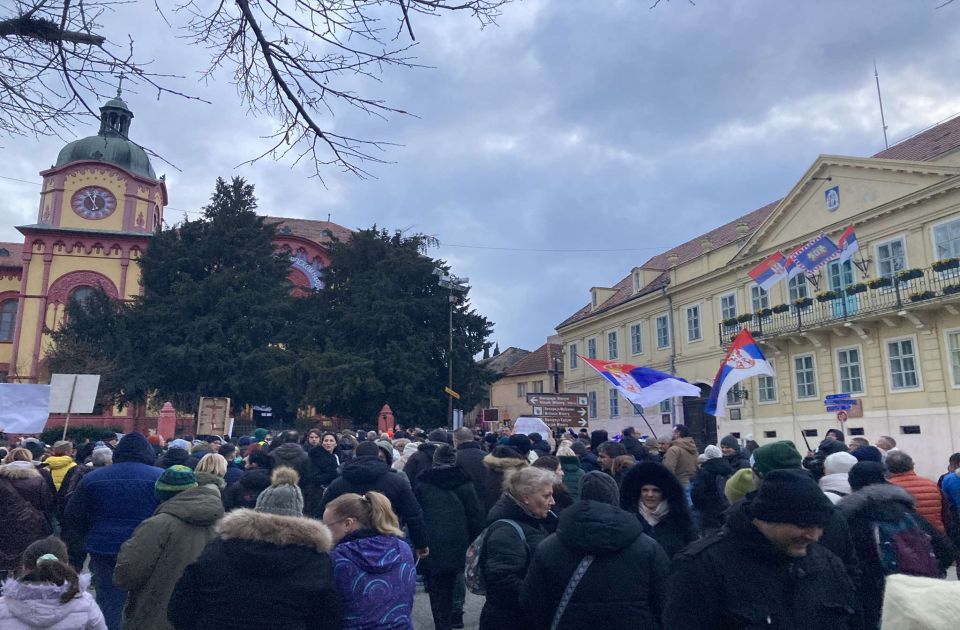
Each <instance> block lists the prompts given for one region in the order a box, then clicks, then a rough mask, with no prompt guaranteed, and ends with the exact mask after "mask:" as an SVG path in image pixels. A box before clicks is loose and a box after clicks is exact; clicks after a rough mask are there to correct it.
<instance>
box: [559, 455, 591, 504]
mask: <svg viewBox="0 0 960 630" xmlns="http://www.w3.org/2000/svg"><path fill="white" fill-rule="evenodd" d="M559 459H560V469H561V470H563V485H565V486H566V487H567V490H569V491H570V498H572V499H573V500H574V501H576V500H577V499H579V498H580V480H581V479H583V476H584V475H585V474H586V473H585V472H583V468H581V467H580V459H579V458H578V457H576V456H570V455H564V456H561V457H560V458H559Z"/></svg>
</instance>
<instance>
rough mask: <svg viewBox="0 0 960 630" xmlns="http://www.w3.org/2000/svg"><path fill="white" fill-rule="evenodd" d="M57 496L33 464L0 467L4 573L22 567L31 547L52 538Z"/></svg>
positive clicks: (1, 562) (0, 563) (0, 560)
mask: <svg viewBox="0 0 960 630" xmlns="http://www.w3.org/2000/svg"><path fill="white" fill-rule="evenodd" d="M55 509H56V495H54V493H53V488H51V487H50V484H48V483H47V480H46V479H44V478H43V476H42V475H41V474H40V472H39V471H38V470H37V468H36V466H35V465H34V464H33V462H11V463H9V464H4V465H3V466H0V570H3V571H9V570H12V569H15V568H17V567H18V566H20V555H21V554H22V553H23V550H24V549H26V548H27V547H28V546H29V545H30V543H32V542H33V541H35V540H39V539H41V538H44V537H46V536H47V535H49V534H50V524H49V521H48V519H49V517H50V516H52V515H53V513H54V511H55Z"/></svg>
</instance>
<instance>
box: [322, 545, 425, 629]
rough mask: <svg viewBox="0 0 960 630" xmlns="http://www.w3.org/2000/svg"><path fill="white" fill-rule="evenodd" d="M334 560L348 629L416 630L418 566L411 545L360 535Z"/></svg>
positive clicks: (338, 550) (337, 551)
mask: <svg viewBox="0 0 960 630" xmlns="http://www.w3.org/2000/svg"><path fill="white" fill-rule="evenodd" d="M330 557H331V558H332V559H333V575H334V578H335V579H336V582H337V590H338V591H339V592H340V597H342V598H343V630H375V629H377V628H382V629H387V628H389V629H392V630H413V596H414V593H415V592H416V590H417V565H416V563H415V562H414V560H413V552H412V551H411V549H410V545H409V543H407V541H405V540H403V539H401V538H397V537H396V536H384V535H382V534H379V533H377V532H375V531H373V530H369V529H366V530H356V531H353V532H351V533H350V534H348V535H347V536H346V537H344V539H343V540H341V541H340V542H339V543H338V544H337V546H336V547H334V548H333V551H331V552H330Z"/></svg>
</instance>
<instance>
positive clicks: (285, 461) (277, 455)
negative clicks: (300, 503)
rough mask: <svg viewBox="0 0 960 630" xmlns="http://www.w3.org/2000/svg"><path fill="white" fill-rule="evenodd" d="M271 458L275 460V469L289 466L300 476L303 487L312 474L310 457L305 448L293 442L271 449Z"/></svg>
mask: <svg viewBox="0 0 960 630" xmlns="http://www.w3.org/2000/svg"><path fill="white" fill-rule="evenodd" d="M270 458H271V459H272V460H273V467H274V468H276V467H277V466H289V467H290V468H293V469H294V470H295V471H297V474H299V475H300V485H301V486H303V484H304V480H306V478H307V477H308V476H309V474H310V456H309V455H307V452H306V451H305V450H303V447H302V446H300V445H299V444H294V443H293V442H287V443H285V444H281V445H280V446H278V447H277V448H271V449H270Z"/></svg>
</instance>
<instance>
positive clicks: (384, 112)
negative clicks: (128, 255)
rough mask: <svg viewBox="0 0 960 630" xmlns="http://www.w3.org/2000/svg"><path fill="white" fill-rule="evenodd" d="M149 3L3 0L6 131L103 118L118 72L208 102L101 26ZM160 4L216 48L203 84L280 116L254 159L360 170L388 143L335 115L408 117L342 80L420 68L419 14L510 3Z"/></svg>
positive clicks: (182, 31) (196, 38)
mask: <svg viewBox="0 0 960 630" xmlns="http://www.w3.org/2000/svg"><path fill="white" fill-rule="evenodd" d="M144 1H146V0H0V133H2V134H4V135H7V136H12V135H31V134H34V135H51V134H53V135H60V133H62V131H63V130H64V129H65V128H69V126H71V125H72V124H74V123H75V122H76V120H77V119H78V118H80V117H83V116H88V115H96V114H95V106H96V105H97V103H98V101H99V100H102V99H103V98H105V97H108V96H112V91H113V89H114V88H115V86H116V84H117V76H118V75H122V76H123V77H125V78H124V80H125V81H129V82H130V83H132V84H134V85H139V86H141V87H144V86H146V87H148V88H149V89H150V90H152V91H155V92H156V93H157V95H158V96H164V95H168V96H173V97H177V98H188V99H197V100H203V99H202V98H200V97H199V96H197V95H194V94H188V93H185V92H182V91H179V90H176V89H173V88H172V87H171V85H173V82H172V81H171V80H172V79H173V78H174V75H173V74H171V73H169V72H164V70H163V69H162V68H163V60H162V59H161V60H158V61H156V62H150V61H145V60H142V59H137V58H136V57H135V55H134V52H135V50H134V49H135V47H134V39H133V37H132V36H131V35H125V36H124V37H125V39H124V41H111V39H110V38H108V37H107V36H106V35H105V34H104V33H103V25H102V21H103V18H104V15H105V14H106V13H107V12H112V13H116V14H117V15H118V16H121V17H122V14H123V13H122V12H123V11H124V10H127V11H129V10H130V9H131V7H132V6H135V5H137V4H138V3H142V2H144ZM160 1H161V0H154V5H153V6H154V8H155V10H156V11H157V12H158V13H159V14H160V15H161V16H162V17H163V21H164V23H166V24H167V25H168V26H169V27H170V29H172V30H173V31H175V32H177V34H178V35H180V36H182V37H184V38H185V39H186V41H187V42H188V43H189V44H191V45H192V46H193V47H194V48H195V49H196V50H197V51H198V53H199V54H201V55H205V56H209V63H208V64H207V65H206V68H205V72H204V73H203V79H204V80H211V79H216V78H218V77H219V76H220V75H223V74H225V75H227V76H229V77H230V80H231V81H232V82H233V84H234V85H235V86H236V88H237V93H238V96H239V101H240V104H241V106H243V107H245V108H246V109H247V110H248V111H249V112H250V113H251V114H252V115H254V116H258V117H264V118H267V119H269V120H270V121H271V122H275V125H276V127H275V130H274V132H273V133H272V134H271V135H270V137H269V142H270V147H269V149H267V150H266V151H265V152H264V153H262V154H261V155H258V156H253V157H252V158H251V160H250V161H256V160H259V159H262V158H264V157H272V158H277V159H279V158H283V157H285V156H290V157H292V159H293V160H294V161H295V162H298V161H301V160H309V161H310V162H311V163H312V164H313V168H314V171H315V173H316V174H317V175H319V176H322V174H323V172H324V170H325V167H331V166H332V167H334V168H340V169H342V170H345V171H347V172H351V173H353V174H355V175H357V176H360V177H365V176H368V175H369V174H370V172H369V171H368V166H369V164H371V163H381V162H384V161H386V157H385V153H384V151H385V149H386V148H387V146H388V144H389V143H385V142H380V141H376V140H370V139H363V138H359V137H355V136H352V135H350V134H349V133H348V132H347V131H341V130H339V129H338V130H337V131H333V126H332V125H331V124H330V123H329V117H331V116H332V115H333V114H334V113H336V112H338V111H340V110H341V108H343V107H344V106H346V107H348V108H356V109H359V110H361V111H363V112H366V113H368V114H371V115H374V116H378V117H381V118H387V117H388V116H390V115H391V114H406V113H407V112H405V111H404V110H402V109H400V108H398V107H395V106H393V105H391V104H388V103H386V102H385V101H383V100H379V99H377V98H374V97H371V96H369V95H365V94H360V93H357V92H355V91H353V90H351V89H350V88H349V87H346V85H348V84H349V81H350V78H351V77H353V76H355V75H362V76H364V77H370V78H374V79H377V80H379V79H380V76H381V74H382V72H383V71H384V70H385V69H386V68H388V67H391V66H399V67H413V66H415V65H417V62H416V60H415V59H414V58H413V56H412V51H411V48H412V47H413V46H414V45H415V41H416V40H415V37H414V21H415V19H416V18H417V17H418V16H437V15H440V14H443V13H449V12H466V13H471V14H472V15H473V16H474V17H475V18H476V19H477V20H478V22H479V24H480V25H481V27H482V26H487V25H489V24H492V23H494V22H495V20H496V19H497V18H498V17H499V15H500V11H501V8H502V7H503V6H504V5H505V4H508V3H509V2H511V1H512V0H209V1H208V0H178V1H177V2H176V3H174V4H171V5H169V6H163V5H161V4H160Z"/></svg>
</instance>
